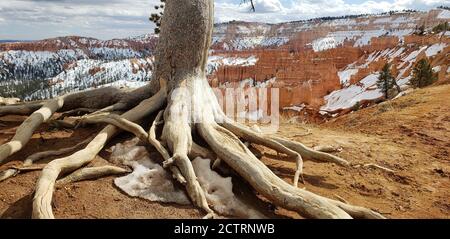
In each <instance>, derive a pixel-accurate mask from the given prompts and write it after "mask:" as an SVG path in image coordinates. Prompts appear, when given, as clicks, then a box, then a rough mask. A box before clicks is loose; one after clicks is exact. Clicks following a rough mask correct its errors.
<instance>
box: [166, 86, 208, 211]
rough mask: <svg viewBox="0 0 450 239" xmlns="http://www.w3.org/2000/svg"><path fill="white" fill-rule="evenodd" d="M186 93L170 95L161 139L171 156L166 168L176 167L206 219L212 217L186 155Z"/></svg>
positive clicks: (189, 140)
mask: <svg viewBox="0 0 450 239" xmlns="http://www.w3.org/2000/svg"><path fill="white" fill-rule="evenodd" d="M186 93H188V92H187V91H183V92H180V94H174V93H173V92H172V93H171V98H170V100H169V101H168V105H167V109H166V111H165V112H164V122H165V123H164V128H163V132H162V139H163V140H164V141H165V142H166V143H167V145H168V147H169V149H170V150H171V151H172V153H173V155H172V157H171V158H169V159H166V163H165V165H166V167H167V166H171V165H172V164H174V165H176V166H177V167H178V168H179V169H180V172H181V174H182V175H183V176H184V178H185V179H186V190H187V193H188V195H189V197H190V199H191V200H192V203H193V204H194V205H195V206H197V207H200V208H202V209H203V210H205V211H206V212H207V214H208V215H207V217H210V216H211V215H213V211H212V210H211V209H210V208H209V205H208V202H207V201H206V196H205V192H204V191H203V189H202V187H201V186H200V183H199V182H198V180H197V177H196V175H195V172H194V168H193V166H192V163H191V161H190V160H189V158H188V153H189V152H190V151H191V147H192V136H191V127H190V124H189V119H190V118H189V113H190V112H189V109H188V107H187V103H188V102H186V100H185V99H187V98H188V95H185V94H186Z"/></svg>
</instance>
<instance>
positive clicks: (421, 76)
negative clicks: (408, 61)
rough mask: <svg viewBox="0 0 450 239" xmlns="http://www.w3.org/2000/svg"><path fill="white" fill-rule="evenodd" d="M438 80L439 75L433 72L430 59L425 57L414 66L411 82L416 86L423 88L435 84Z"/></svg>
mask: <svg viewBox="0 0 450 239" xmlns="http://www.w3.org/2000/svg"><path fill="white" fill-rule="evenodd" d="M436 80H437V75H436V74H435V73H434V72H433V69H432V68H431V65H430V63H429V61H428V59H427V58H423V59H421V60H420V61H419V62H417V64H416V66H415V67H414V69H413V77H412V79H411V80H410V84H411V85H412V86H413V87H415V88H422V87H425V86H428V85H431V84H433V83H434V82H435V81H436Z"/></svg>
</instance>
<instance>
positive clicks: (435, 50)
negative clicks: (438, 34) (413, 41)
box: [425, 43, 447, 57]
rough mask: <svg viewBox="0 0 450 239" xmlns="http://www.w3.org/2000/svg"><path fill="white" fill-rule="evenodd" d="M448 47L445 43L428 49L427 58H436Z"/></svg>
mask: <svg viewBox="0 0 450 239" xmlns="http://www.w3.org/2000/svg"><path fill="white" fill-rule="evenodd" d="M446 46H447V44H445V43H436V44H434V45H432V46H430V47H428V49H427V50H426V51H425V54H426V55H427V57H431V56H435V55H437V54H438V53H439V52H441V51H442V50H444V48H445V47H446Z"/></svg>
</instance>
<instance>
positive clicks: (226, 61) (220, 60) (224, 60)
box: [207, 56, 258, 74]
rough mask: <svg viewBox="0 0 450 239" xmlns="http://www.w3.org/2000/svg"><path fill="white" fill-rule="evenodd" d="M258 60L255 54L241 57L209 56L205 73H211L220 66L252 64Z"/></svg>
mask: <svg viewBox="0 0 450 239" xmlns="http://www.w3.org/2000/svg"><path fill="white" fill-rule="evenodd" d="M257 62H258V58H257V57H256V56H249V57H247V58H243V57H227V56H209V57H208V65H207V73H208V74H212V73H214V72H215V71H217V70H218V69H219V68H220V67H221V66H243V67H245V66H253V65H255V64H256V63H257Z"/></svg>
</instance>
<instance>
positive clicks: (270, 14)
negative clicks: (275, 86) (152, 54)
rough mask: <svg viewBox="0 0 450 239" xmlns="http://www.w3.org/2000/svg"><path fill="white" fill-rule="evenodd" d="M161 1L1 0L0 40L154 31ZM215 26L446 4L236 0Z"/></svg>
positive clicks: (439, 0) (434, 0)
mask: <svg viewBox="0 0 450 239" xmlns="http://www.w3.org/2000/svg"><path fill="white" fill-rule="evenodd" d="M156 4H160V0H0V24H2V27H1V31H0V39H5V38H9V39H11V38H14V39H41V38H47V37H55V36H60V35H61V34H62V33H64V34H66V33H67V34H70V35H83V36H93V37H97V38H102V39H107V38H115V37H126V36H130V35H139V34H144V33H149V32H152V31H153V28H154V25H153V24H152V23H151V22H150V21H149V20H148V16H149V15H150V13H151V12H152V11H154V8H153V6H154V5H156ZM215 4H216V6H215V21H216V22H225V21H231V20H244V21H259V22H270V23H276V22H283V21H294V20H302V19H309V18H314V17H322V16H337V15H346V14H361V13H376V12H384V11H390V10H402V9H405V8H409V9H420V10H426V9H430V8H432V7H435V6H438V5H449V4H450V0H382V1H372V0H366V1H364V2H362V3H358V4H350V3H349V2H348V0H255V6H256V12H251V11H250V8H249V5H248V4H240V0H215Z"/></svg>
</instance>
